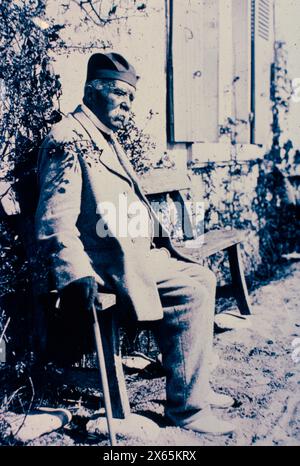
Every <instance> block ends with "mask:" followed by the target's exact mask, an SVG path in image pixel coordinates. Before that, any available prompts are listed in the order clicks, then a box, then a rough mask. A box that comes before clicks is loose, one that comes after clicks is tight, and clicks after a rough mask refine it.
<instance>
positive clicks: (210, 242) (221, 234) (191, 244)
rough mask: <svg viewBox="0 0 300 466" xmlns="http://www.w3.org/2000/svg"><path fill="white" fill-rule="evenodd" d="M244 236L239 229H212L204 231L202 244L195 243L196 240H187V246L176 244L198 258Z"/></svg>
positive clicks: (209, 254) (227, 245)
mask: <svg viewBox="0 0 300 466" xmlns="http://www.w3.org/2000/svg"><path fill="white" fill-rule="evenodd" d="M244 238H245V234H244V232H242V231H240V230H212V231H209V232H208V233H205V235H204V242H203V244H201V243H199V241H198V243H197V240H192V241H188V246H186V244H185V243H181V244H179V245H176V246H177V247H178V248H179V249H180V251H181V252H182V253H184V254H186V255H190V256H192V257H193V258H195V259H198V258H199V259H200V258H205V257H209V256H212V255H213V254H216V253H217V252H219V251H223V250H224V249H227V248H229V247H230V246H234V245H235V244H237V243H240V242H241V241H243V240H244Z"/></svg>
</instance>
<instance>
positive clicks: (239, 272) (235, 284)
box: [227, 244, 251, 315]
mask: <svg viewBox="0 0 300 466" xmlns="http://www.w3.org/2000/svg"><path fill="white" fill-rule="evenodd" d="M227 251H228V256H229V265H230V272H231V279H232V290H233V294H234V296H235V298H236V301H237V305H238V308H239V310H240V312H241V314H243V315H249V314H251V305H250V300H249V294H248V288H247V284H246V280H245V275H244V269H243V264H242V258H241V252H240V247H239V244H235V245H233V246H230V247H229V248H228V249H227Z"/></svg>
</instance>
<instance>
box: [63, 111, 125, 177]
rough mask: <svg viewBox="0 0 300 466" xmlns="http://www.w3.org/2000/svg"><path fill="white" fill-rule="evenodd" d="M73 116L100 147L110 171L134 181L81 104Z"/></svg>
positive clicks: (101, 154)
mask: <svg viewBox="0 0 300 466" xmlns="http://www.w3.org/2000/svg"><path fill="white" fill-rule="evenodd" d="M72 115H73V117H74V118H75V119H76V120H77V121H78V122H79V123H80V124H81V126H82V127H83V129H84V130H85V131H86V132H87V134H88V135H89V137H90V139H91V140H92V142H94V144H96V146H97V148H98V149H99V159H100V161H101V163H103V165H105V166H106V168H108V169H109V170H110V171H113V172H114V173H115V174H116V175H118V176H120V177H122V178H125V179H126V181H129V182H130V183H132V180H131V178H130V176H128V173H127V171H123V170H122V168H121V167H120V164H119V163H118V161H117V160H116V158H115V157H114V156H113V154H112V150H111V148H110V146H109V144H108V142H107V141H106V139H105V138H104V136H103V135H102V133H101V131H100V130H99V129H98V128H97V127H96V126H95V125H94V123H93V122H92V121H91V120H90V119H89V118H88V116H87V115H86V114H85V113H84V112H83V110H82V108H81V106H80V105H79V106H78V107H77V108H76V110H75V111H74V113H73V114H72Z"/></svg>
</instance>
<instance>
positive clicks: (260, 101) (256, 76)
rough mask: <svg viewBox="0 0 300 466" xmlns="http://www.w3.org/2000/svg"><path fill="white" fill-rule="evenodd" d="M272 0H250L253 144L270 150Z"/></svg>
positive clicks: (272, 41) (272, 53)
mask: <svg viewBox="0 0 300 466" xmlns="http://www.w3.org/2000/svg"><path fill="white" fill-rule="evenodd" d="M273 15H274V13H273V0H252V66H253V70H252V78H253V87H252V92H253V96H252V98H253V100H252V111H253V114H254V120H253V130H252V142H254V143H255V144H264V145H266V146H267V147H270V145H271V143H272V132H271V124H272V109H271V106H272V104H271V99H270V86H271V64H272V62H273V60H274V25H273Z"/></svg>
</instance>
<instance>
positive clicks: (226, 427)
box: [182, 410, 235, 435]
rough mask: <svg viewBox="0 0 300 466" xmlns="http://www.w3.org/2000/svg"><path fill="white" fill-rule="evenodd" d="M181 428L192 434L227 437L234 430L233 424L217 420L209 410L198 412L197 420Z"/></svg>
mask: <svg viewBox="0 0 300 466" xmlns="http://www.w3.org/2000/svg"><path fill="white" fill-rule="evenodd" d="M182 427H183V428H184V429H187V430H192V431H193V432H199V433H201V434H211V435H227V434H231V433H232V432H234V430H235V427H234V426H233V424H231V423H230V422H228V421H223V420H222V419H218V418H217V417H216V416H215V415H214V414H213V413H212V412H211V411H210V410H208V411H207V410H203V412H201V411H200V412H199V415H198V416H197V419H195V420H194V421H193V422H190V423H189V424H186V425H184V426H182Z"/></svg>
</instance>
